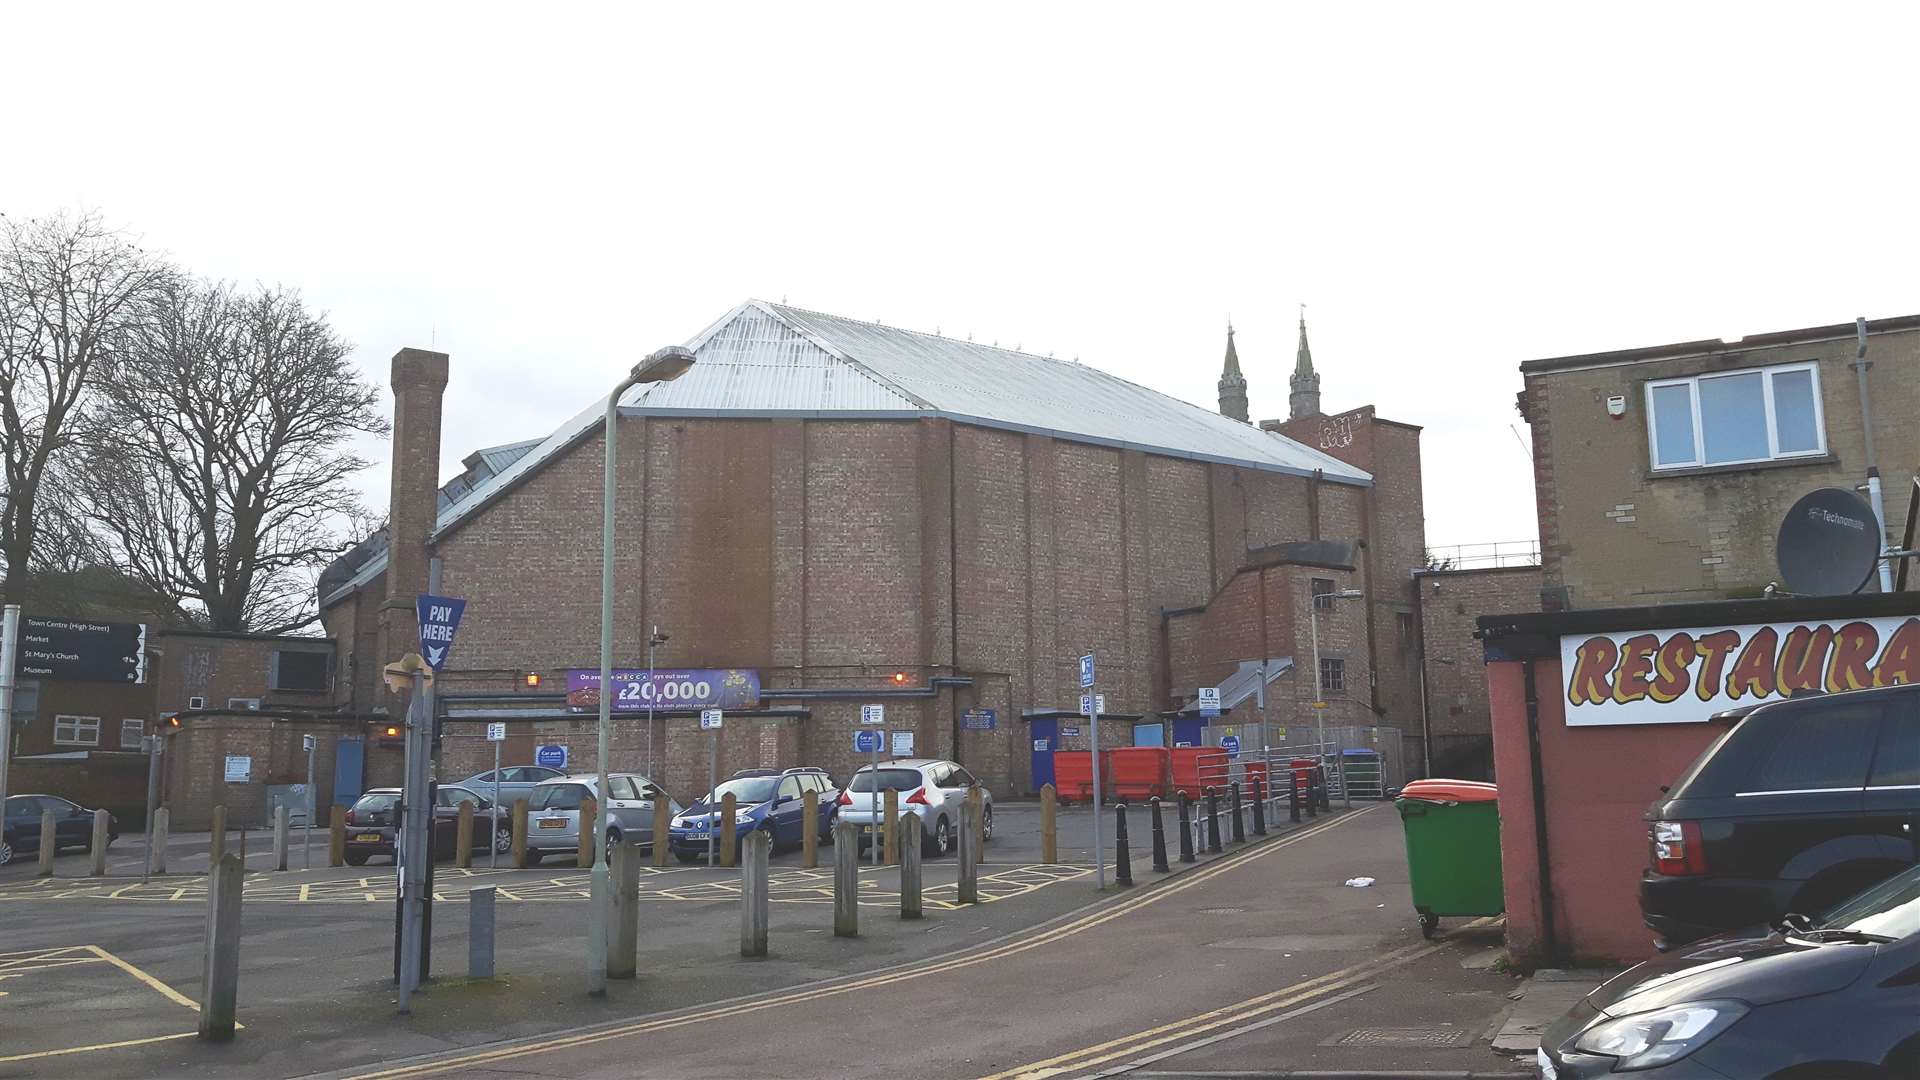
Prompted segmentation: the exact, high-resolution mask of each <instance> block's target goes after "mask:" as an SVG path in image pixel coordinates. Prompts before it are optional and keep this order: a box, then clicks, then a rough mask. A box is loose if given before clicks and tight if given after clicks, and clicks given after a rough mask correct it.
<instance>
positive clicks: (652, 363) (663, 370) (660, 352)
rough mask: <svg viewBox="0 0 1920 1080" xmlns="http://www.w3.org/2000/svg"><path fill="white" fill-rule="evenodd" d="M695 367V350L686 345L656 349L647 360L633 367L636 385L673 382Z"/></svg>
mask: <svg viewBox="0 0 1920 1080" xmlns="http://www.w3.org/2000/svg"><path fill="white" fill-rule="evenodd" d="M692 366H693V350H692V349H689V348H687V347H686V346H684V345H668V346H666V347H665V348H661V349H655V350H654V351H653V352H652V353H650V354H649V355H648V356H647V358H646V359H645V360H642V361H640V362H639V363H637V364H635V365H633V381H634V382H636V383H655V382H671V381H673V380H674V379H677V378H679V377H680V376H682V375H685V374H686V373H687V369H688V368H690V367H692Z"/></svg>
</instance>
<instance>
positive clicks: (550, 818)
mask: <svg viewBox="0 0 1920 1080" xmlns="http://www.w3.org/2000/svg"><path fill="white" fill-rule="evenodd" d="M607 786H608V787H609V788H611V789H612V793H613V799H612V801H610V802H608V803H607V818H608V820H607V858H608V859H609V860H611V859H612V858H613V849H614V848H615V847H618V846H619V845H620V844H621V843H623V842H625V843H633V844H636V845H639V846H641V847H645V846H647V845H649V844H652V843H653V801H654V799H656V798H663V799H666V800H667V812H668V813H669V814H678V813H679V812H680V804H679V803H677V802H674V801H673V799H672V797H670V796H668V795H667V794H666V792H664V791H661V790H660V789H659V788H658V787H657V786H655V785H654V783H653V782H652V781H651V780H648V779H647V778H646V777H644V776H641V775H640V774H639V773H611V774H609V775H608V776H607ZM599 790H600V776H599V774H598V773H581V774H578V775H574V776H556V777H554V778H552V779H550V780H542V781H540V782H539V783H538V784H535V785H534V788H533V795H532V797H531V798H529V799H528V800H527V865H528V866H533V865H535V864H537V863H539V861H540V859H541V858H542V857H543V856H545V855H546V854H547V853H549V852H555V853H557V852H561V851H572V852H578V851H579V850H580V806H581V804H582V803H584V802H586V801H587V800H588V799H595V798H597V797H598V792H599Z"/></svg>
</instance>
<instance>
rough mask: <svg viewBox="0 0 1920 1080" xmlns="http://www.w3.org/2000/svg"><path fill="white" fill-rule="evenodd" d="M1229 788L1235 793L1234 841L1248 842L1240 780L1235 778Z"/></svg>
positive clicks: (1238, 842) (1230, 791)
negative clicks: (1242, 810) (1241, 800)
mask: <svg viewBox="0 0 1920 1080" xmlns="http://www.w3.org/2000/svg"><path fill="white" fill-rule="evenodd" d="M1227 790H1228V792H1229V793H1231V794H1232V795H1233V842H1234V843H1236V844H1244V843H1246V842H1247V821H1246V815H1245V814H1243V813H1241V809H1242V808H1241V804H1240V781H1238V780H1235V781H1234V782H1233V783H1232V784H1231V785H1229V786H1228V788H1227Z"/></svg>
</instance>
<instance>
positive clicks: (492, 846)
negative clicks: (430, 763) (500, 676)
mask: <svg viewBox="0 0 1920 1080" xmlns="http://www.w3.org/2000/svg"><path fill="white" fill-rule="evenodd" d="M506 739H507V725H505V724H503V723H500V722H498V721H495V722H494V723H491V724H488V725H487V741H488V742H490V743H492V744H493V813H492V814H490V815H488V821H487V869H489V870H498V869H500V744H501V743H503V742H505V741H506Z"/></svg>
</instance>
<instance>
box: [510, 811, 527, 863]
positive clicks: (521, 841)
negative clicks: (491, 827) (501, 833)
mask: <svg viewBox="0 0 1920 1080" xmlns="http://www.w3.org/2000/svg"><path fill="white" fill-rule="evenodd" d="M513 868H514V869H515V870H525V869H526V868H527V800H525V799H515V800H513Z"/></svg>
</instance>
